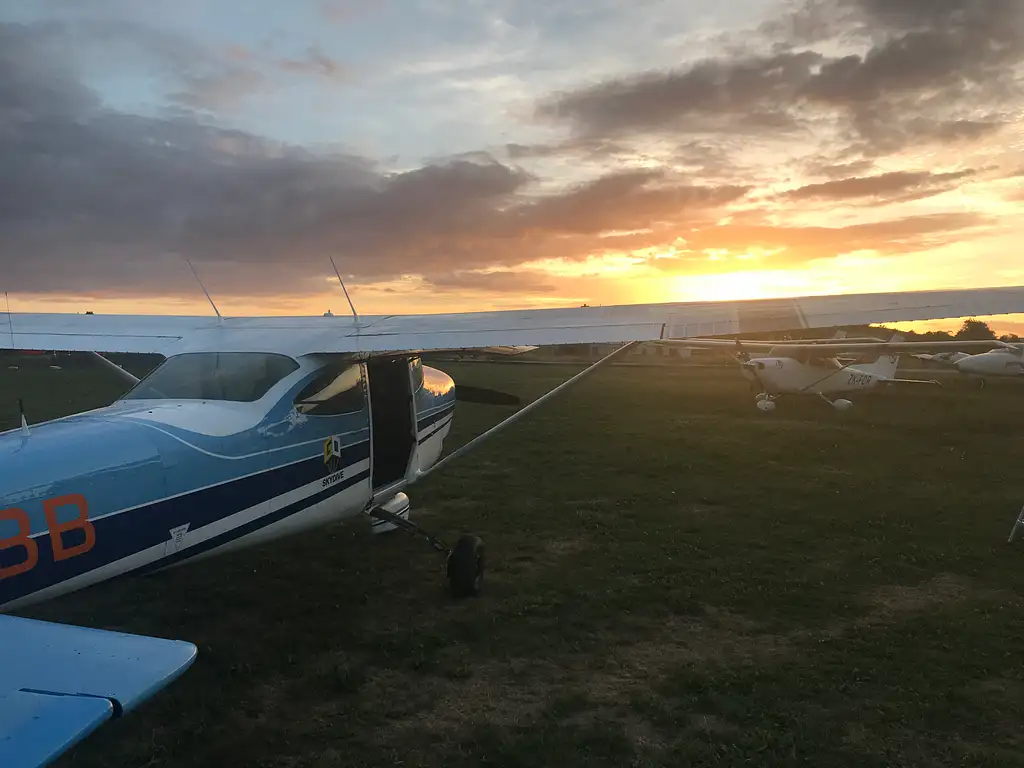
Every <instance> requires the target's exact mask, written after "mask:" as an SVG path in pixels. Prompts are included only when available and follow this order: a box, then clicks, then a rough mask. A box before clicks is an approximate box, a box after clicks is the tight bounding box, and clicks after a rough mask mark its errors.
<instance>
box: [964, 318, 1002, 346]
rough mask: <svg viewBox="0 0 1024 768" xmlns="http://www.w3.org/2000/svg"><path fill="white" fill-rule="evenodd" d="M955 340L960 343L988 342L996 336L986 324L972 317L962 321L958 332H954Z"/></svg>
mask: <svg viewBox="0 0 1024 768" xmlns="http://www.w3.org/2000/svg"><path fill="white" fill-rule="evenodd" d="M956 338H958V339H960V340H962V341H988V340H990V339H991V340H995V338H996V334H995V332H994V331H993V330H992V329H991V328H989V327H988V323H986V322H984V321H983V320H975V319H974V318H973V317H972V318H968V319H967V320H964V323H963V325H961V326H960V330H959V331H957V332H956Z"/></svg>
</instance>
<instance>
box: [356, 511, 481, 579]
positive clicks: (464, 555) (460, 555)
mask: <svg viewBox="0 0 1024 768" xmlns="http://www.w3.org/2000/svg"><path fill="white" fill-rule="evenodd" d="M399 497H404V498H402V499H400V500H399V502H398V503H397V504H396V503H395V500H394V499H393V500H389V501H388V502H385V503H384V504H383V505H381V506H378V507H373V508H372V509H370V510H369V511H368V512H367V513H366V514H367V515H369V516H370V519H371V520H372V521H373V523H372V525H374V526H380V525H381V524H386V525H388V526H389V530H394V529H395V528H401V529H402V530H403V531H408V532H409V533H411V534H412V535H413V536H416V537H417V538H420V539H423V540H424V541H426V542H427V543H428V544H430V546H432V547H433V548H434V549H435V550H437V551H438V552H443V553H444V554H445V555H446V556H447V564H446V574H447V576H448V586H449V589H450V590H451V593H452V596H453V597H456V598H464V597H476V596H477V595H479V594H480V592H481V590H482V589H483V580H484V542H483V540H482V539H481V538H480V537H479V536H470V535H468V534H464V535H463V536H460V537H459V540H458V541H457V542H456V543H455V547H454V548H452V549H449V548H448V546H447V545H446V544H445V543H444V542H443V541H441V540H440V539H438V538H436V537H435V536H432V535H431V534H430V533H428V532H427V531H426V530H424V529H423V528H421V527H420V526H418V525H417V524H416V523H414V522H412V520H410V519H409V517H408V514H409V513H408V509H409V500H408V497H406V496H405V494H404V493H400V494H398V495H397V496H396V497H395V499H398V498H399ZM396 507H397V508H398V509H399V510H400V511H395V510H394V509H393V508H396Z"/></svg>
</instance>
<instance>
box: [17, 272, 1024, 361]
mask: <svg viewBox="0 0 1024 768" xmlns="http://www.w3.org/2000/svg"><path fill="white" fill-rule="evenodd" d="M1022 308H1024V286H1017V287H1011V288H978V289H965V290H947V291H916V292H906V293H869V294H847V295H840V296H808V297H801V298H784V299H764V300H751V301H714V302H684V303H668V304H636V305H621V306H610V307H576V308H569V309H535V310H521V311H520V310H513V311H496V312H468V313H457V314H437V315H382V316H373V317H362V316H361V317H360V318H359V320H358V323H357V322H355V321H354V320H353V319H352V318H349V317H339V316H316V317H230V318H223V319H221V318H218V317H183V316H158V315H94V314H7V313H0V348H7V349H52V350H61V351H87V352H150V353H158V354H162V355H169V354H175V353H178V352H199V351H232V350H233V351H248V350H252V351H262V352H273V351H280V352H282V353H285V354H290V355H302V354H308V353H355V354H366V355H372V354H374V353H394V352H403V351H410V350H416V351H441V350H458V349H480V348H483V347H517V346H544V345H551V344H583V343H625V342H629V341H652V340H656V339H668V338H687V337H693V336H721V335H727V334H737V333H758V332H764V331H783V330H793V329H802V328H825V327H833V326H839V325H859V324H869V323H882V322H898V321H907V320H933V319H942V318H960V317H979V316H985V315H997V314H1011V313H1013V312H1018V311H1021V309H1022Z"/></svg>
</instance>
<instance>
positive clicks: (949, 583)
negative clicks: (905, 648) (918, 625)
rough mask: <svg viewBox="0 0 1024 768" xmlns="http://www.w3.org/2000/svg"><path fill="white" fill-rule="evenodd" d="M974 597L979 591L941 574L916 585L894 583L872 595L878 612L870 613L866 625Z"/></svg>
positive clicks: (961, 581) (959, 579)
mask: <svg viewBox="0 0 1024 768" xmlns="http://www.w3.org/2000/svg"><path fill="white" fill-rule="evenodd" d="M972 595H978V591H977V590H976V589H974V588H972V587H971V584H970V582H968V581H967V580H966V579H963V578H960V577H957V576H953V575H952V574H948V573H940V574H938V575H937V576H935V577H934V578H931V579H929V580H928V581H926V582H924V583H923V584H917V585H915V586H906V585H896V584H893V585H890V586H885V587H880V588H878V589H876V590H874V592H873V593H872V594H871V602H872V603H873V604H874V606H875V609H874V610H873V611H872V613H871V614H869V616H868V622H867V623H872V624H874V623H878V622H880V621H885V620H891V619H893V618H895V617H898V616H902V615H904V614H908V613H917V612H920V611H924V610H928V609H930V608H934V607H935V606H937V605H942V604H946V603H955V602H960V601H962V600H965V599H967V598H968V597H971V596H972Z"/></svg>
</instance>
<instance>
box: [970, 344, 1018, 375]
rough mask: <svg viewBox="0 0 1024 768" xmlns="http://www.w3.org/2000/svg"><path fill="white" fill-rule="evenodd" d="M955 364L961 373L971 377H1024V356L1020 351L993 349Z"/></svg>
mask: <svg viewBox="0 0 1024 768" xmlns="http://www.w3.org/2000/svg"><path fill="white" fill-rule="evenodd" d="M953 364H954V365H955V366H956V369H957V370H958V371H959V372H960V373H964V374H968V375H971V376H1024V355H1022V354H1021V351H1020V350H1017V351H1014V350H1012V349H993V350H991V351H989V352H983V353H981V354H979V355H965V356H964V357H962V358H960V359H959V360H956V361H954V363H953Z"/></svg>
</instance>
